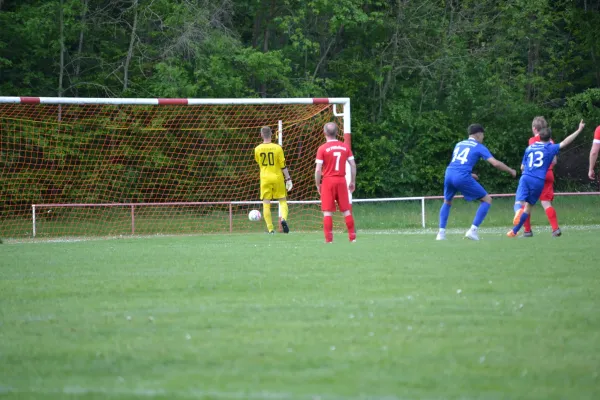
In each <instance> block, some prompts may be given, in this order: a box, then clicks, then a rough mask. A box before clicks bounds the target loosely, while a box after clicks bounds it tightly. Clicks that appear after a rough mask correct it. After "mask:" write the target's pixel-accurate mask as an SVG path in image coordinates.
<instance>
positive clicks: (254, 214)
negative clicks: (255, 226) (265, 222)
mask: <svg viewBox="0 0 600 400" xmlns="http://www.w3.org/2000/svg"><path fill="white" fill-rule="evenodd" d="M260 218H261V215H260V211H258V210H252V211H250V212H249V213H248V219H249V220H250V221H260Z"/></svg>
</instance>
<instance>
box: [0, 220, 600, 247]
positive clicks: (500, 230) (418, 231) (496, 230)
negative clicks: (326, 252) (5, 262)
mask: <svg viewBox="0 0 600 400" xmlns="http://www.w3.org/2000/svg"><path fill="white" fill-rule="evenodd" d="M510 228H511V227H510V226H508V225H507V226H505V227H492V228H480V229H479V232H480V233H483V234H487V233H490V234H505V233H506V232H508V230H509V229H510ZM467 229H468V227H462V228H449V229H446V233H448V234H450V235H452V234H459V233H460V234H464V233H465V232H466V231H467ZM560 229H561V230H562V231H563V233H568V232H569V231H584V232H585V231H590V232H591V231H597V230H600V225H563V226H561V227H560ZM550 231H551V229H550V227H547V226H540V227H535V229H534V233H535V232H550ZM342 232H343V231H339V233H342ZM437 232H438V228H415V229H385V230H376V229H373V230H370V229H361V230H359V231H358V233H359V234H361V235H363V234H365V235H431V234H436V233H437ZM298 233H302V234H322V232H321V231H306V232H304V231H300V232H298ZM218 235H222V236H223V237H224V238H226V237H230V236H236V237H239V236H247V235H252V236H256V235H260V236H265V234H264V233H256V232H248V233H233V234H232V233H221V234H219V233H212V234H204V233H197V234H182V235H175V234H173V235H167V234H165V235H163V234H156V235H139V236H138V235H134V236H97V237H87V236H86V237H63V238H53V239H41V238H37V239H5V243H10V244H29V243H77V242H91V241H96V240H124V239H127V240H132V239H135V240H141V239H151V238H174V237H201V236H218ZM211 245H212V246H217V245H220V246H227V245H228V242H222V243H218V244H215V243H212V244H211Z"/></svg>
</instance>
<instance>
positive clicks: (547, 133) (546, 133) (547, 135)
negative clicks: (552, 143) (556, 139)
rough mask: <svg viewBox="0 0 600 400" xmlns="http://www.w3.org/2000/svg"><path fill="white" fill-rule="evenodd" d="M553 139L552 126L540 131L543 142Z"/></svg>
mask: <svg viewBox="0 0 600 400" xmlns="http://www.w3.org/2000/svg"><path fill="white" fill-rule="evenodd" d="M550 139H552V129H550V128H542V130H541V131H540V140H541V141H542V142H547V141H549V140H550Z"/></svg>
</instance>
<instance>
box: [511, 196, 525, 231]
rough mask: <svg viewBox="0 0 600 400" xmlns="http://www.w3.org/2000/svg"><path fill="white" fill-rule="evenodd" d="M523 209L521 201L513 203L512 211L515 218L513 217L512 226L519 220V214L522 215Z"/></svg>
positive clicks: (523, 204)
mask: <svg viewBox="0 0 600 400" xmlns="http://www.w3.org/2000/svg"><path fill="white" fill-rule="evenodd" d="M524 208H525V203H524V202H522V201H515V205H514V210H515V216H514V217H513V225H514V224H516V223H517V222H518V221H519V219H521V214H523V209H524Z"/></svg>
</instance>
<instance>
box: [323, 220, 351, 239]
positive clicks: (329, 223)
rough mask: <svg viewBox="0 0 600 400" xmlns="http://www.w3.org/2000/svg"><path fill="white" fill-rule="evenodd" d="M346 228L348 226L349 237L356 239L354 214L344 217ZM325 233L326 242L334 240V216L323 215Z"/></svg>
mask: <svg viewBox="0 0 600 400" xmlns="http://www.w3.org/2000/svg"><path fill="white" fill-rule="evenodd" d="M344 221H345V222H346V228H348V239H350V241H353V240H355V239H356V230H355V229H354V217H353V216H352V214H350V215H348V216H347V217H344ZM323 233H324V234H325V243H329V242H333V218H332V217H323Z"/></svg>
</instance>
